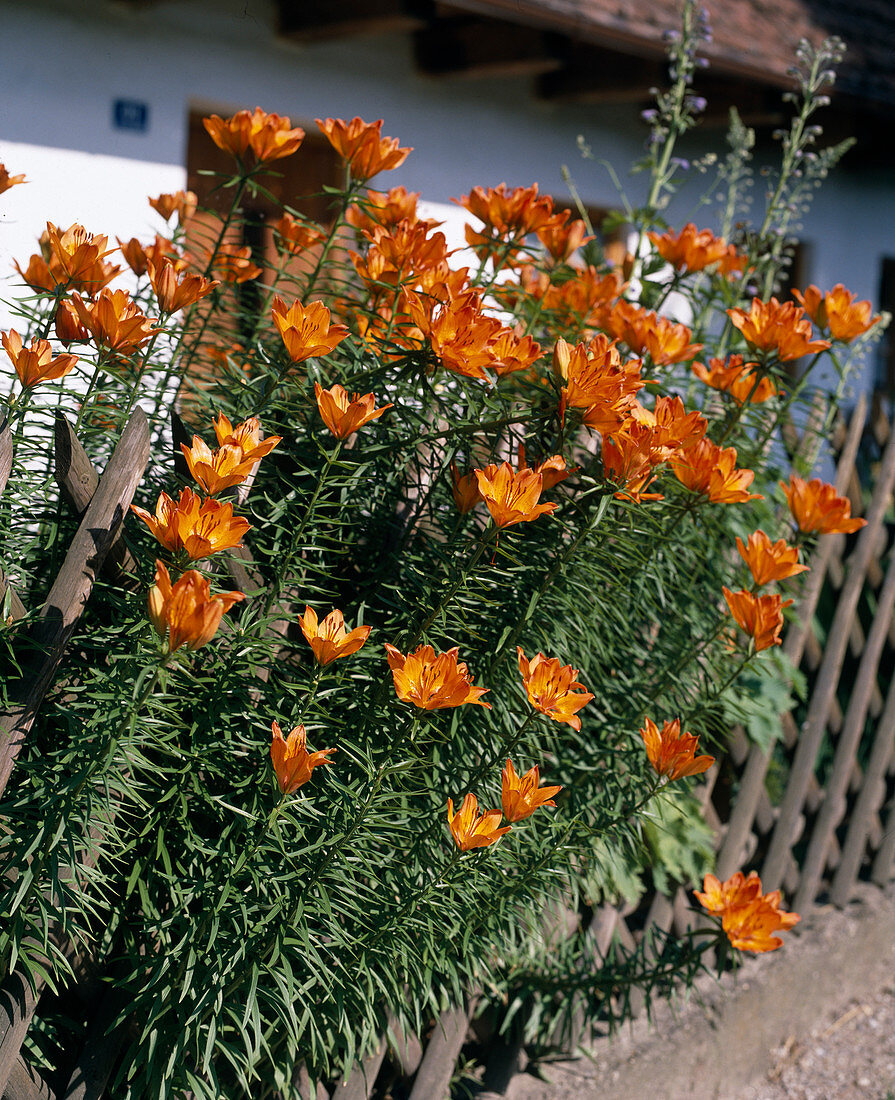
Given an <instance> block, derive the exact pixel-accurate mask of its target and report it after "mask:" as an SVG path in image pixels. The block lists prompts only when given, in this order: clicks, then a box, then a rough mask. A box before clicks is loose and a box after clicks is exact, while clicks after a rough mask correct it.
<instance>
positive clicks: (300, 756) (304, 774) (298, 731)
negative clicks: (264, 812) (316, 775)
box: [270, 722, 336, 794]
mask: <svg viewBox="0 0 895 1100" xmlns="http://www.w3.org/2000/svg"><path fill="white" fill-rule="evenodd" d="M270 728H271V732H272V733H273V739H272V740H271V742H270V760H271V763H272V764H273V770H274V774H275V775H276V777H277V786H278V787H279V788H280V791H281V792H282V793H283V794H294V793H295V792H296V791H297V790H298V788H299V787H303V786H304V785H305V783H307V782H308V780H309V779H310V778H311V772H313V770H314V769H315V768H319V767H320V765H321V764H331V763H332V760H327V759H326V758H327V757H328V756H329V755H330V753H334V752H335V751H336V750H335V749H320V750H319V752H308V748H307V734H306V733H305V727H304V726H303V725H297V726H296V727H295V728H294V729H293V730H292V731H291V733H289V734H288V735H287V736H286V737H283V731H282V730H281V729H280V725H279V723H278V722H271V724H270Z"/></svg>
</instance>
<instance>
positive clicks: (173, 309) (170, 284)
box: [147, 256, 221, 314]
mask: <svg viewBox="0 0 895 1100" xmlns="http://www.w3.org/2000/svg"><path fill="white" fill-rule="evenodd" d="M147 269H148V271H149V281H150V282H151V283H152V289H153V290H154V291H155V296H156V298H157V299H158V304H159V309H160V310H161V311H162V313H167V314H170V313H177V312H178V310H181V309H185V308H186V307H187V306H191V305H192V304H193V303H194V302H198V301H199V299H200V298H204V297H205V295H206V294H210V293H211V292H212V291H213V290H214V289H215V287H219V286H220V285H221V284H220V282H218V280H217V279H205V278H203V276H201V275H184V276H183V278H182V279H181V280H180V282H178V281H177V265H176V264H175V263H173V262H172V261H171V260H170V259H169V258H168V257H167V256H162V257H160V259H159V260H158V262H157V263H153V262H152V261H151V260H150V261H148V263H147Z"/></svg>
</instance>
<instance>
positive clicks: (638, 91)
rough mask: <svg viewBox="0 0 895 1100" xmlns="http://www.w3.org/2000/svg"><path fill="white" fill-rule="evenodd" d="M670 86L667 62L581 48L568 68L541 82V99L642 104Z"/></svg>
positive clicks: (577, 50) (542, 78)
mask: <svg viewBox="0 0 895 1100" xmlns="http://www.w3.org/2000/svg"><path fill="white" fill-rule="evenodd" d="M667 83H668V73H667V70H666V66H665V63H664V61H658V60H654V59H652V58H644V57H631V56H628V55H625V54H621V53H616V52H615V51H610V50H597V49H593V50H591V49H588V48H583V49H582V48H578V49H576V50H575V53H574V55H573V57H572V58H571V59H570V61H569V63H568V64H567V65H565V66H564V67H563V68H561V69H558V70H557V71H556V72H552V73H546V74H545V75H544V76H542V77H541V78H540V79H539V81H538V95H539V96H540V97H541V98H542V99H551V100H558V101H562V102H570V103H640V102H642V101H644V100H648V99H650V98H652V89H653V88H656V87H663V86H665V85H667Z"/></svg>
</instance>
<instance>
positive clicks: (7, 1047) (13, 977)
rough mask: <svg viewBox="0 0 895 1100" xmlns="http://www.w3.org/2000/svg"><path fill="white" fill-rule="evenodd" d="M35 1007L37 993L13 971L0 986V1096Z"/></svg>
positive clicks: (20, 975)
mask: <svg viewBox="0 0 895 1100" xmlns="http://www.w3.org/2000/svg"><path fill="white" fill-rule="evenodd" d="M36 1007H37V991H36V990H35V989H34V987H33V986H32V985H31V983H30V982H29V981H28V979H27V978H26V977H25V975H24V974H22V973H20V972H18V971H15V972H13V973H12V974H10V975H9V977H7V978H6V979H5V981H4V982H3V983H2V985H0V1096H2V1095H3V1093H4V1091H5V1089H6V1086H7V1083H8V1081H9V1078H10V1074H11V1073H12V1071H13V1068H14V1067H15V1065H16V1062H17V1060H18V1057H19V1051H20V1050H21V1049H22V1043H24V1041H25V1035H26V1034H27V1032H28V1027H29V1025H30V1023H31V1017H32V1016H33V1015H34V1009H35V1008H36Z"/></svg>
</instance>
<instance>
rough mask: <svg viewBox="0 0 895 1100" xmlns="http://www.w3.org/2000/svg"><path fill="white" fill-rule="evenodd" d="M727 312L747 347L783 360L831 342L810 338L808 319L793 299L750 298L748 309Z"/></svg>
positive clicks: (809, 353) (826, 346)
mask: <svg viewBox="0 0 895 1100" xmlns="http://www.w3.org/2000/svg"><path fill="white" fill-rule="evenodd" d="M727 316H728V317H729V318H730V320H731V323H732V324H733V325H734V327H736V328H738V329H739V330H740V332H741V333H742V334H743V337H744V339H745V341H746V343H747V344H749V346H750V347H752V348H755V350H756V351H764V352H774V353H775V354H776V355H777V358H778V359H780V360H781V361H782V362H784V363H786V362H788V361H789V360H790V359H800V358H801V357H802V356H803V355H813V354H814V353H815V352H818V351H826V349H827V348H828V347H829V346H830V341H829V340H812V339H811V322H810V321H809V320H808V318H807V317H806V316H805V311H804V309H802V307H801V306H797V305H796V304H795V302H784V303H783V304H782V305H781V304H780V302H778V301H777V299H776V298H771V300H770V301H768V302H763V301H762V300H761V299H760V298H753V300H752V305H751V306H750V307H749V312H748V313H744V312H743V311H742V310H741V309H729V310H727Z"/></svg>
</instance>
